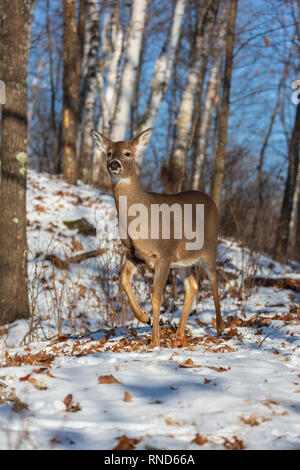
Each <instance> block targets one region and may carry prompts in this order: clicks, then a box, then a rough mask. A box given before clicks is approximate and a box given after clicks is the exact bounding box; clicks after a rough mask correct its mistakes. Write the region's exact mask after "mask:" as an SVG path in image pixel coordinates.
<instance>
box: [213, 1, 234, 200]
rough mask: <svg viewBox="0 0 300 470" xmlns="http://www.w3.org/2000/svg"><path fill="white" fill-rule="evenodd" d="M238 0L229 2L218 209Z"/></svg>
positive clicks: (216, 189) (217, 176)
mask: <svg viewBox="0 0 300 470" xmlns="http://www.w3.org/2000/svg"><path fill="white" fill-rule="evenodd" d="M237 4H238V0H230V1H229V18H228V25H227V34H226V38H227V40H226V46H225V49H226V50H225V66H224V76H223V92H222V101H221V111H220V118H219V126H218V147H217V151H216V157H215V167H214V172H213V179H212V187H211V196H212V198H213V200H214V202H215V203H216V205H217V207H218V208H219V207H220V202H221V192H222V185H223V179H224V169H225V156H226V147H227V129H228V116H229V102H230V86H231V74H232V63H233V50H234V44H235V21H236V14H237Z"/></svg>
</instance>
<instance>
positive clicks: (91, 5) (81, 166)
mask: <svg viewBox="0 0 300 470" xmlns="http://www.w3.org/2000/svg"><path fill="white" fill-rule="evenodd" d="M99 22H100V9H99V7H98V0H87V21H86V41H87V43H88V46H89V50H88V62H87V73H86V77H85V80H84V83H83V87H84V100H83V103H81V107H82V110H83V112H82V126H81V128H82V138H81V139H80V141H81V145H80V152H79V160H78V177H79V178H80V179H81V180H82V181H84V182H85V183H89V182H90V181H91V174H92V148H93V139H92V136H91V129H93V128H94V127H95V104H96V100H97V94H98V86H97V65H98V52H99V47H100V34H99Z"/></svg>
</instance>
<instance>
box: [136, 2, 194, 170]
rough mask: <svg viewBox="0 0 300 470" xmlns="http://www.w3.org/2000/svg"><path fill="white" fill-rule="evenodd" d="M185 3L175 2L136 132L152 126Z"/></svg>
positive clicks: (166, 84)
mask: <svg viewBox="0 0 300 470" xmlns="http://www.w3.org/2000/svg"><path fill="white" fill-rule="evenodd" d="M185 4H186V0H177V2H176V5H175V8H174V13H173V19H172V24H171V27H170V29H169V32H168V35H167V38H166V42H165V44H164V46H163V49H162V51H161V53H160V55H159V57H158V59H157V61H156V64H155V70H154V75H153V77H152V80H151V85H150V86H151V90H150V95H149V100H148V104H147V108H146V112H145V115H144V116H143V118H142V122H141V124H140V125H139V129H137V131H136V134H139V133H140V132H142V131H143V130H145V129H147V128H149V127H154V124H155V120H156V117H157V115H158V112H159V109H160V106H161V103H162V101H163V99H164V96H165V93H166V91H167V89H168V85H169V82H170V78H171V72H172V67H173V62H174V58H175V52H176V48H177V45H178V41H179V36H180V31H181V24H182V19H183V16H184V10H185ZM140 163H141V162H140Z"/></svg>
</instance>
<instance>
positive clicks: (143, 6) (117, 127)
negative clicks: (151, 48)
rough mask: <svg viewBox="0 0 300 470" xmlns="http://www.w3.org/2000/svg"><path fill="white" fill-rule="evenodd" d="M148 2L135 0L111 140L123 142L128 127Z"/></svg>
mask: <svg viewBox="0 0 300 470" xmlns="http://www.w3.org/2000/svg"><path fill="white" fill-rule="evenodd" d="M146 11H147V0H133V2H132V14H131V20H130V24H129V27H128V29H129V31H128V37H127V47H126V50H125V65H124V70H123V74H122V79H121V83H120V94H119V98H118V103H117V107H116V112H115V116H114V118H113V122H112V129H111V138H112V139H113V140H122V139H123V138H124V137H125V133H126V128H127V125H128V120H129V115H130V108H131V104H132V99H133V96H134V90H135V78H136V73H137V69H138V64H139V58H140V51H141V47H142V36H143V30H144V27H145V19H146Z"/></svg>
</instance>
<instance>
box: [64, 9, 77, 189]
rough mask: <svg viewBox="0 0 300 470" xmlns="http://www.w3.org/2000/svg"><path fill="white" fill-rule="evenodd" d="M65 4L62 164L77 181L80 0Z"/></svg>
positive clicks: (66, 175)
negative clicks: (77, 16) (78, 24)
mask: <svg viewBox="0 0 300 470" xmlns="http://www.w3.org/2000/svg"><path fill="white" fill-rule="evenodd" d="M63 6H64V35H63V40H64V74H63V117H62V167H63V175H64V178H65V180H66V181H67V182H68V183H70V184H76V183H77V158H76V141H77V122H78V99H79V85H78V69H77V67H78V53H79V47H78V35H77V24H76V0H63Z"/></svg>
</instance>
